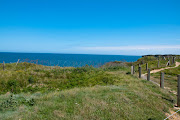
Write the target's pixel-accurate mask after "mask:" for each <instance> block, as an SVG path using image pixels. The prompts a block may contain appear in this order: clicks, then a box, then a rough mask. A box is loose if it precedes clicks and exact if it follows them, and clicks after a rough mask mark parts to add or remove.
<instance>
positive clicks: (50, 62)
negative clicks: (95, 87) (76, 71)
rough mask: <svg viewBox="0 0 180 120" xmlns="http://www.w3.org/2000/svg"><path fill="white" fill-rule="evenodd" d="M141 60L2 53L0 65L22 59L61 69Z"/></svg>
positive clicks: (123, 57) (95, 56)
mask: <svg viewBox="0 0 180 120" xmlns="http://www.w3.org/2000/svg"><path fill="white" fill-rule="evenodd" d="M139 58H141V56H125V55H90V54H51V53H4V52H0V63H2V62H3V61H5V63H14V62H17V61H18V59H20V62H30V63H38V64H42V65H47V66H61V67H70V66H72V67H81V66H85V65H86V64H88V65H93V66H94V67H99V66H101V65H103V64H105V63H107V62H110V61H124V62H125V61H127V62H134V61H136V60H137V59H139Z"/></svg>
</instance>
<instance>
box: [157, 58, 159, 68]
mask: <svg viewBox="0 0 180 120" xmlns="http://www.w3.org/2000/svg"><path fill="white" fill-rule="evenodd" d="M157 67H158V68H159V60H158V64H157Z"/></svg>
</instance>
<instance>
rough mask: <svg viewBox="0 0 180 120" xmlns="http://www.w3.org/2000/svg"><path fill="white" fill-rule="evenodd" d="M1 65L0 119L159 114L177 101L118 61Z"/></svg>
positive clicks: (87, 117) (137, 116) (141, 117)
mask: <svg viewBox="0 0 180 120" xmlns="http://www.w3.org/2000/svg"><path fill="white" fill-rule="evenodd" d="M25 66H26V67H25ZM6 69H7V70H6V71H0V85H1V86H0V91H1V94H2V95H0V111H1V112H0V119H53V120H54V119H137V120H139V119H150V118H151V119H163V118H165V112H168V110H169V107H173V104H174V103H175V101H176V96H174V95H172V94H170V93H168V92H167V91H165V90H162V89H160V88H159V87H157V86H156V85H154V84H152V83H151V82H147V81H145V80H141V79H138V78H136V77H134V76H131V75H129V74H126V73H129V68H128V67H126V65H123V64H122V63H118V62H115V63H111V64H110V65H107V66H103V67H102V68H98V69H97V68H92V67H88V66H86V67H82V68H76V69H75V68H59V67H54V68H51V67H45V66H39V65H34V64H28V63H21V64H19V65H18V66H16V67H15V64H7V66H6ZM99 85H100V86H99ZM91 86H94V87H91ZM72 88H73V89H72ZM12 90H13V92H14V93H16V94H14V95H13V96H12V97H10V93H9V92H8V91H12ZM7 92H8V93H7ZM4 93H6V94H4Z"/></svg>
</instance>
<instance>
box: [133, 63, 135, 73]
mask: <svg viewBox="0 0 180 120" xmlns="http://www.w3.org/2000/svg"><path fill="white" fill-rule="evenodd" d="M134 73H135V68H134V65H133V74H134Z"/></svg>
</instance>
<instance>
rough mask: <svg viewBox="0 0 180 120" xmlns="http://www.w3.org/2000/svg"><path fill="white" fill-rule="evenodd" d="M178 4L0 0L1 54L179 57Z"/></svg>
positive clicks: (175, 0)
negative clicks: (159, 55) (161, 55)
mask: <svg viewBox="0 0 180 120" xmlns="http://www.w3.org/2000/svg"><path fill="white" fill-rule="evenodd" d="M179 5H180V1H179V0H0V52H38V53H80V54H119V55H143V54H170V53H171V54H180V7H179Z"/></svg>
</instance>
